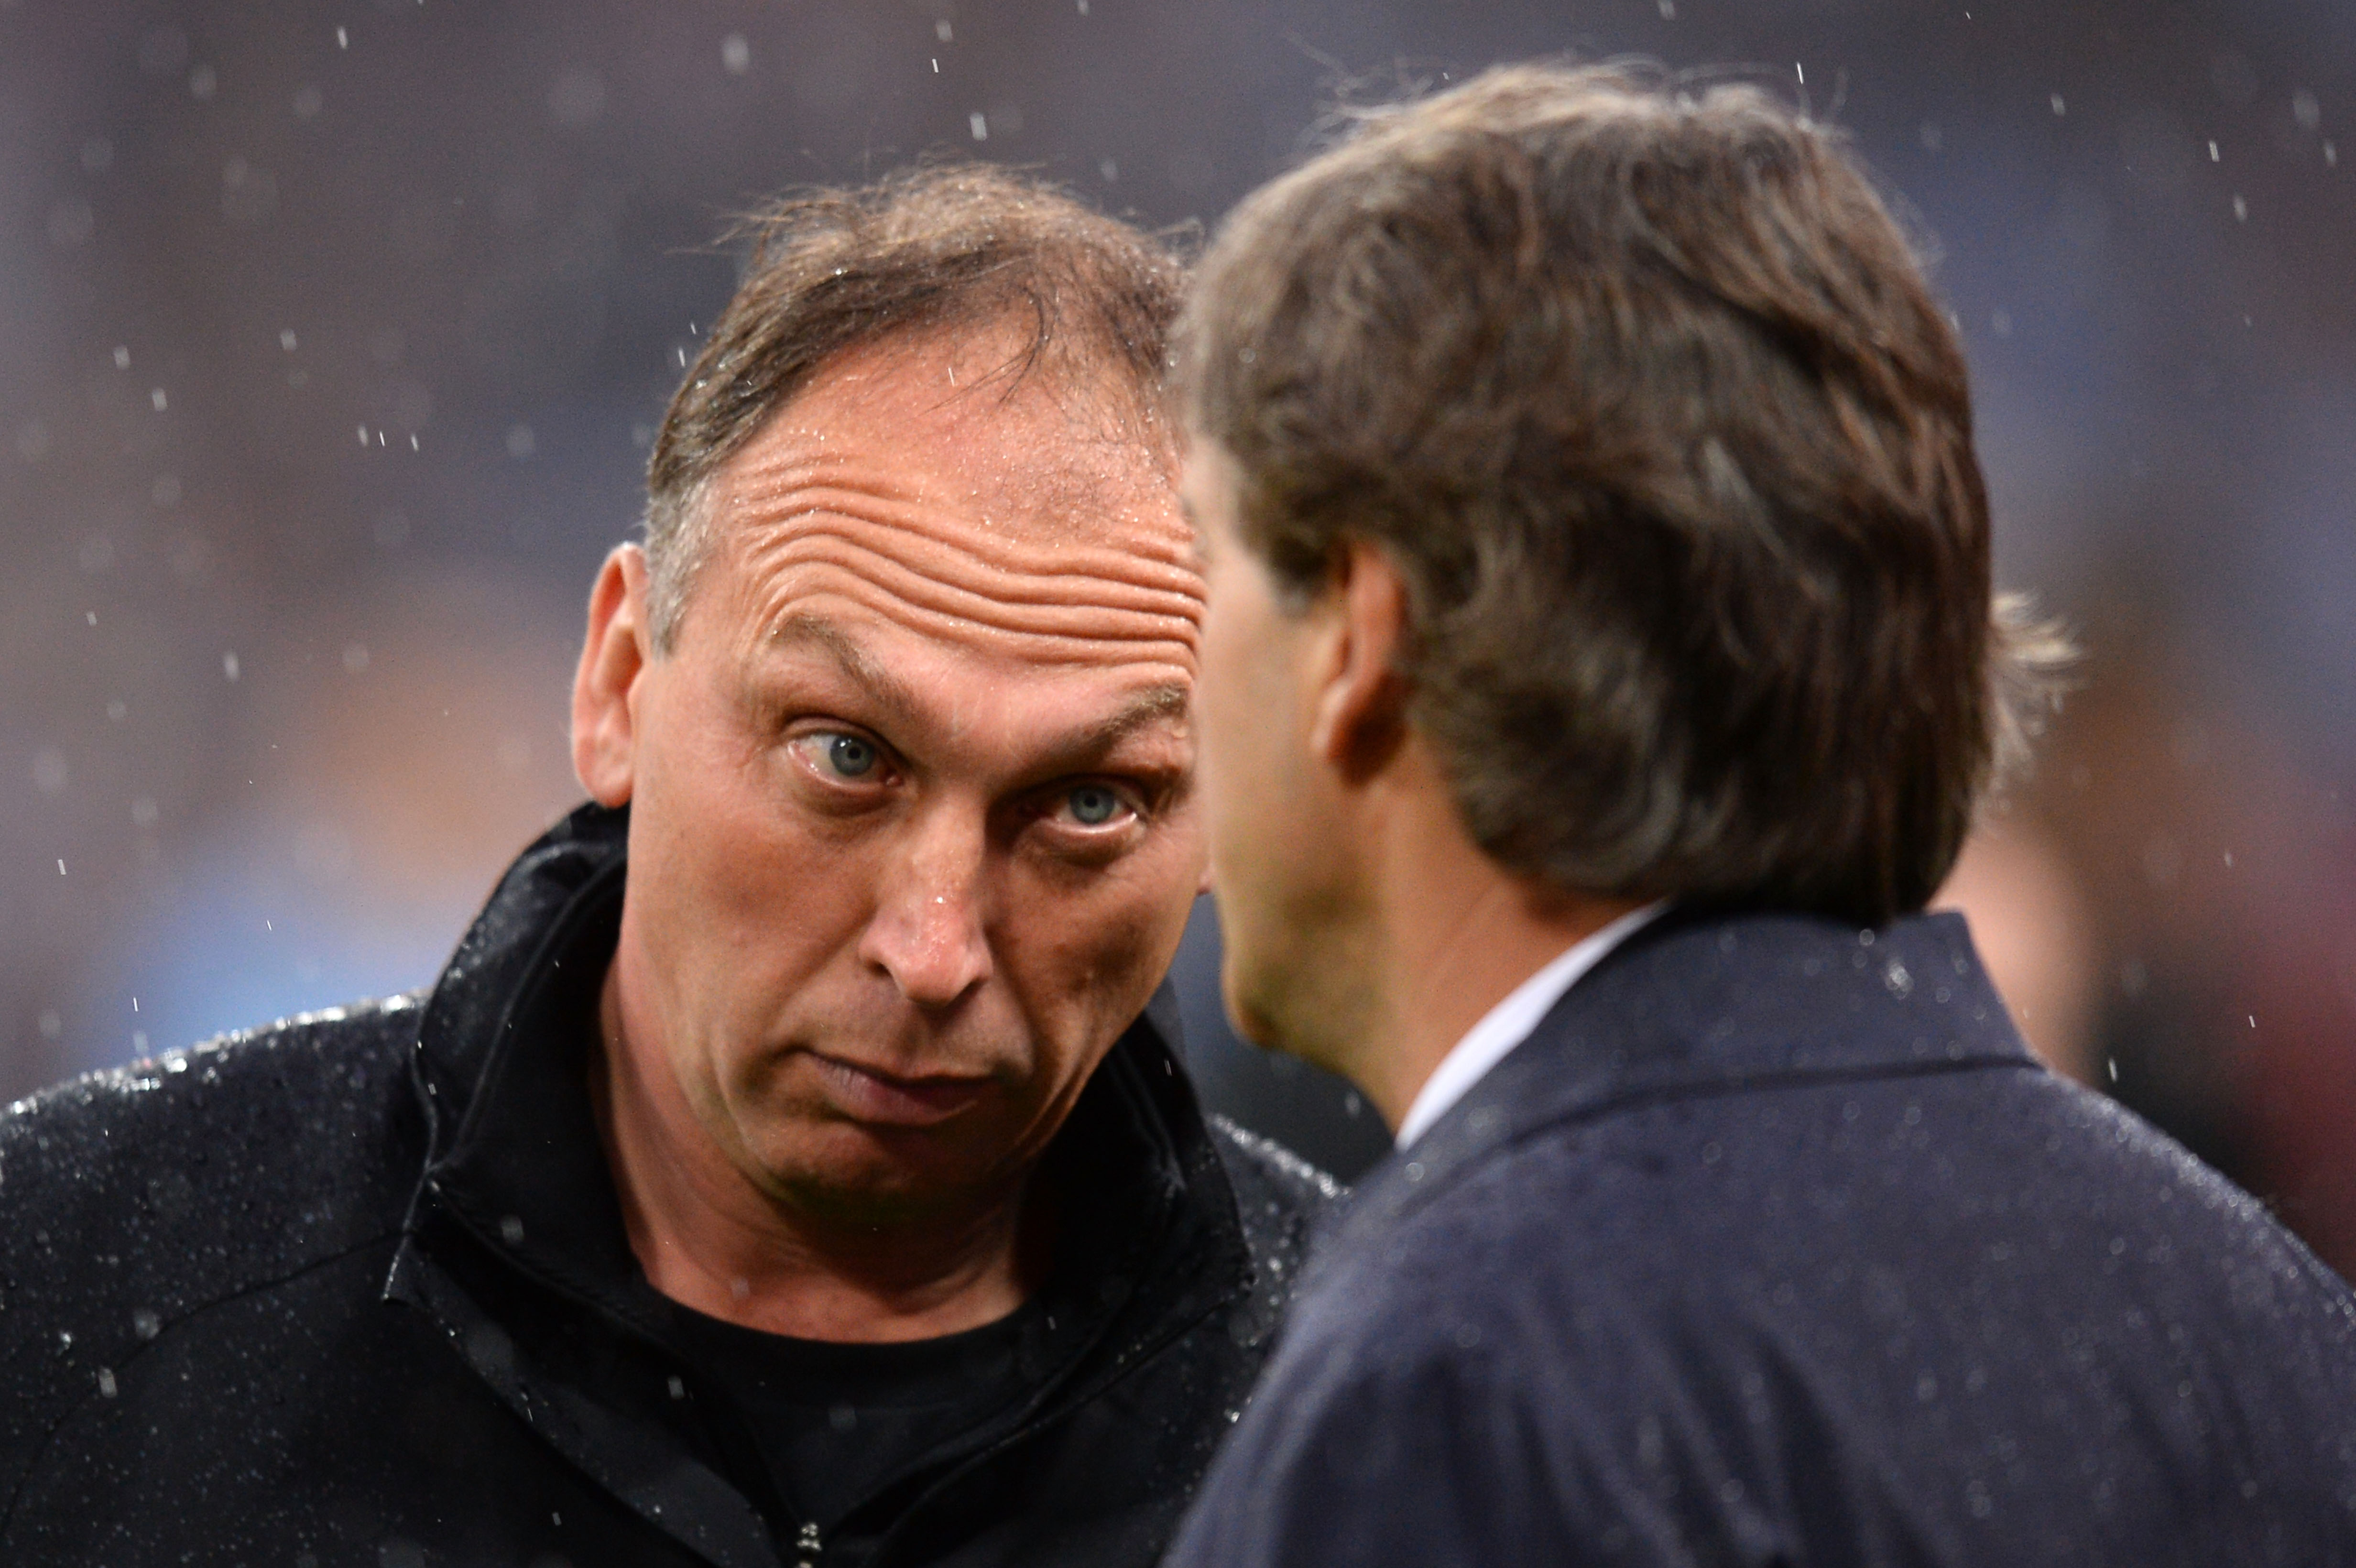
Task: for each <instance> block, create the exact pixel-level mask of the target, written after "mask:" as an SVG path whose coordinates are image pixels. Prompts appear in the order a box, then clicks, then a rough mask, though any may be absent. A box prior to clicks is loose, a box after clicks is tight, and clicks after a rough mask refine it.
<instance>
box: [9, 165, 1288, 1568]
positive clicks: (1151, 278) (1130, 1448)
mask: <svg viewBox="0 0 2356 1568" xmlns="http://www.w3.org/2000/svg"><path fill="white" fill-rule="evenodd" d="M1176 283H1177V278H1176V272H1175V269H1174V267H1173V264H1172V263H1171V261H1169V260H1168V258H1167V257H1166V256H1164V255H1163V254H1162V252H1161V251H1158V250H1157V249H1155V248H1154V247H1153V246H1152V245H1151V243H1149V242H1148V241H1146V240H1143V239H1141V237H1140V236H1138V235H1137V234H1135V233H1134V232H1132V231H1130V229H1126V228H1124V227H1122V226H1120V225H1119V224H1116V223H1113V222H1110V221H1108V220H1106V219H1101V218H1099V217H1097V216H1095V215H1093V214H1091V213H1089V212H1087V211H1086V210H1085V209H1083V208H1079V207H1077V206H1076V205H1075V204H1073V203H1072V202H1070V201H1069V200H1067V199H1066V198H1065V197H1060V196H1058V195H1057V194H1055V192H1053V191H1052V190H1048V189H1045V188H1043V187H1038V186H1036V185H1034V184H1032V183H1030V182H1027V181H1023V180H1020V179H1016V178H1013V177H1011V176H1005V175H1002V174H998V173H992V172H990V171H987V170H982V169H973V168H966V169H948V170H936V171H933V172H930V173H927V174H924V175H921V176H911V177H905V178H901V179H897V180H894V181H892V182H889V183H887V184H886V185H884V186H883V187H879V188H875V189H871V190H865V191H858V192H830V193H820V194H818V195H814V196H809V197H802V198H798V199H797V200H794V201H792V202H789V203H787V204H786V205H785V206H783V207H781V208H778V209H777V210H776V212H775V213H774V214H773V215H772V216H771V217H770V218H769V219H768V220H767V221H766V223H765V225H764V226H763V228H762V229H761V234H760V242H759V246H758V249H757V251H756V252H755V256H754V259H753V265H752V267H751V269H750V271H749V272H748V274H747V276H746V279H745V281H744V285H743V287H742V288H741V290H740V291H739V293H738V294H737V296H736V298H735V300H734V302H733V303H732V304H731V305H730V306H729V308H728V310H727V312H726V314H725V315H723V317H722V318H721V319H720V320H719V321H718V322H717V323H716V324H715V325H714V326H713V328H712V334H711V337H710V341H709V342H708V344H707V345H706V347H705V349H704V352H703V354H702V356H701V358H700V359H699V360H698V361H697V363H696V365H695V366H694V368H692V369H691V371H690V372H689V374H688V378H687V379H686V382H685V384H684V385H683V386H682V387H681V388H680V391H679V394H678V396H677V398H676V399H675V400H674V401H673V403H672V406H671V409H670V411H669V417H668V419H667V421H666V422H665V424H664V427H663V430H662V433H661V436H660V438H659V442H658V443H657V446H656V452H655V457H654V462H653V466H652V470H651V475H650V482H649V490H650V501H649V507H648V528H647V539H646V544H645V546H644V548H643V549H641V548H640V547H638V546H637V545H625V546H623V547H621V548H620V549H616V550H615V551H614V552H613V554H612V555H611V556H610V557H609V558H608V559H607V560H606V561H605V566H604V569H603V570H602V571H601V572H600V573H599V575H598V578H597V581H596V584H595V587H594V591H593V592H592V595H591V600H590V609H589V626H588V636H587V640H586V645H585V646H584V650H583V654H582V658H581V664H580V669H579V674H578V677H577V678H576V681H575V685H574V689H573V752H574V759H575V763H576V766H577V768H578V771H579V773H580V775H581V778H582V780H583V782H584V784H585V785H586V787H587V789H588V791H589V793H590V795H592V796H593V797H594V803H593V804H591V805H585V806H584V807H583V808H582V809H581V810H579V811H577V812H575V813H574V814H573V816H570V817H568V818H566V819H565V820H564V821H563V822H562V823H561V824H559V825H558V826H557V827H555V828H554V829H553V830H552V832H551V833H550V834H549V835H548V836H547V837H545V838H543V839H542V840H541V842H540V843H538V844H536V845H534V846H533V847H532V848H530V850H528V851H527V852H526V853H525V854H524V856H523V857H522V859H519V861H518V862H517V863H516V864H515V866H514V867H513V869H510V870H509V873H508V875H507V877H506V879H505V880H503V881H502V882H501V884H500V885H499V887H498V891H496V892H495V893H494V894H493V895H492V898H491V901H490V902H489V904H488V906H487V908H486V909H485V910H484V912H483V914H482V916H481V918H480V919H479V920H478V921H477V923H476V925H475V927H474V929H473V930H472V931H471V932H470V933H468V934H467V935H466V939H465V941H464V942H463V943H462V944H460V946H459V948H458V950H457V953H456V955H455V957H454V958H453V959H452V961H451V963H450V965H449V966H448V968H447V969H446V970H445V971H444V974H443V976H442V977H441V979H440V981H439V983H438V984H437V985H436V986H435V987H434V989H433V991H432V992H431V994H430V995H427V996H423V997H404V998H398V999H395V1000H392V1001H389V1002H381V1003H374V1004H369V1005H367V1006H363V1007H356V1008H349V1009H344V1010H338V1011H337V1012H333V1013H329V1014H326V1015H320V1016H317V1017H313V1018H308V1019H296V1020H292V1021H290V1022H287V1023H284V1024H279V1025H274V1026H273V1027H271V1028H269V1029H262V1030H260V1031H258V1032H256V1033H253V1034H251V1035H246V1036H241V1037H239V1038H237V1039H234V1040H229V1041H226V1042H221V1043H218V1044H215V1045H212V1046H209V1047H205V1048H201V1049H199V1050H197V1051H191V1052H189V1053H187V1054H186V1055H182V1056H173V1057H169V1058H166V1059H165V1060H163V1061H155V1062H148V1063H143V1064H141V1065H139V1066H137V1067H134V1068H133V1069H131V1070H129V1071H127V1072H121V1073H115V1074H108V1075H102V1076H100V1077H97V1078H94V1079H88V1080H84V1081H82V1082H80V1083H74V1084H70V1085H68V1086H66V1087H64V1088H62V1089H59V1090H58V1091H55V1092H53V1093H49V1094H48V1095H45V1096H42V1097H40V1098H39V1099H37V1101H35V1102H33V1103H31V1104H28V1105H26V1106H20V1107H18V1108H17V1109H16V1110H15V1111H14V1112H13V1113H12V1114H11V1115H9V1116H8V1117H7V1118H6V1119H5V1122H0V1289H5V1293H6V1294H5V1301H0V1509H5V1512H0V1558H5V1560H6V1561H9V1562H23V1563H34V1562H38V1563H101V1562H103V1563H114V1564H135V1563H184V1562H208V1563H279V1564H290V1565H291V1564H306V1563H307V1564H329V1563H383V1564H386V1565H394V1564H411V1565H415V1564H423V1563H544V1564H546V1563H560V1562H561V1563H573V1564H587V1563H678V1564H685V1563H712V1564H721V1565H723V1568H737V1565H764V1568H766V1565H771V1564H780V1563H790V1564H796V1565H798V1568H821V1565H823V1568H838V1565H843V1568H847V1565H850V1564H876V1565H882V1564H916V1563H958V1564H976V1565H979V1564H986V1563H1023V1564H1045V1563H1071V1564H1082V1563H1085V1564H1089V1565H1092V1568H1093V1565H1098V1564H1118V1563H1150V1562H1151V1561H1152V1560H1153V1558H1154V1557H1155V1555H1156V1554H1157V1553H1158V1552H1159V1551H1160V1550H1161V1548H1162V1544H1163V1543H1164V1541H1165V1539H1166V1536H1167V1534H1168V1532H1169V1531H1170V1529H1171V1527H1172V1524H1173V1520H1174V1519H1175V1517H1176V1513H1177V1510H1178V1509H1179V1508H1180V1507H1181V1506H1182V1504H1183V1500H1184V1498H1185V1496H1186V1494H1187V1492H1188V1491H1189V1490H1190V1488H1192V1486H1193V1484H1194V1480H1195V1478H1196V1477H1198V1476H1199V1474H1200V1473H1201V1469H1202V1467H1203V1465H1204V1463H1205V1458H1206V1456H1207V1454H1208V1452H1209V1450H1210V1447H1211V1445H1212V1444H1213V1442H1214V1440H1215V1437H1216V1435H1218V1434H1220V1433H1221V1432H1223V1431H1225V1430H1226V1426H1227V1424H1228V1421H1229V1420H1230V1419H1231V1417H1230V1412H1232V1411H1233V1410H1234V1409H1235V1408H1236V1407H1237V1404H1238V1403H1240V1401H1241V1399H1242V1396H1243V1393H1244V1391H1245V1390H1246V1388H1247V1387H1248V1383H1249V1381H1250V1378H1251V1376H1252V1374H1253V1372H1254V1371H1255V1370H1256V1369H1257V1367H1258V1362H1259V1360H1260V1356H1261V1353H1262V1347H1263V1346H1264V1344H1265V1343H1266V1337H1267V1335H1268V1333H1269V1329H1270V1328H1271V1326H1272V1324H1273V1322H1274V1319H1275V1317H1276V1314H1277V1311H1278V1308H1279V1307H1280V1303H1281V1300H1282V1298H1283V1295H1284V1292H1285V1288H1286V1285H1287V1283H1288V1282H1289V1280H1290V1275H1291V1273H1292V1264H1293V1262H1294V1260H1295V1257H1296V1254H1297V1252H1298V1248H1299V1237H1300V1233H1301V1228H1302V1225H1303V1221H1304V1219H1305V1217H1306V1215H1307V1214H1308V1212H1309V1211H1311V1210H1312V1208H1313V1207H1315V1206H1316V1205H1317V1204H1319V1203H1320V1202H1322V1201H1323V1198H1324V1197H1325V1196H1327V1195H1328V1194H1329V1193H1330V1190H1331V1189H1330V1184H1326V1183H1324V1182H1323V1179H1321V1178H1318V1177H1317V1176H1316V1175H1315V1174H1314V1173H1313V1172H1312V1171H1310V1170H1308V1168H1305V1167H1303V1166H1301V1165H1300V1164H1299V1162H1297V1161H1293V1160H1291V1159H1290V1158H1289V1157H1285V1156H1283V1155H1281V1154H1280V1153H1278V1152H1277V1151H1275V1150H1274V1149H1272V1148H1270V1147H1268V1146H1265V1145H1262V1144H1259V1143H1257V1142H1255V1141H1254V1140H1251V1139H1249V1138H1248V1137H1245V1136H1242V1135H1239V1134H1237V1132H1235V1131H1234V1130H1233V1129H1232V1128H1228V1127H1226V1126H1223V1125H1222V1126H1212V1125H1205V1120H1204V1118H1203V1116H1202V1115H1200V1113H1199V1112H1198V1111H1197V1109H1196V1107H1195V1104H1194V1099H1193V1097H1192V1094H1191V1093H1190V1091H1189V1089H1188V1087H1187V1084H1186V1081H1185V1079H1184V1077H1183V1074H1182V1072H1180V1070H1179V1068H1178V1065H1177V1062H1176V1060H1175V1057H1174V1054H1173V1051H1174V1048H1175V1046H1176V1044H1177V1038H1176V1026H1175V1019H1174V1008H1173V1006H1172V1001H1171V997H1170V994H1169V993H1168V992H1167V991H1166V990H1161V989H1158V988H1157V987H1160V986H1161V983H1162V972H1163V970H1164V968H1165V967H1166V966H1167V965H1168V963H1169V960H1170V958H1171V956H1172V955H1173V951H1174V950H1175V948H1176V946H1177V944H1178V939H1179V934H1180V932H1181V929H1182V928H1183V924H1184V923H1185V919H1186V914H1187V911H1188V908H1189V906H1190V903H1191V901H1192V900H1193V898H1194V894H1195V892H1196V891H1197V890H1198V888H1199V887H1200V885H1201V882H1202V878H1203V869H1204V849H1203V846H1202V842H1201V837H1200V833H1199V829H1198V826H1197V821H1196V810H1195V805H1194V797H1193V794H1192V785H1191V780H1192V772H1193V760H1194V731H1193V719H1192V688H1193V682H1194V667H1195V642H1196V631H1197V627H1198V624H1199V622H1200V619H1201V611H1202V603H1203V592H1202V582H1201V580H1200V577H1199V575H1198V571H1197V567H1196V564H1195V558H1194V549H1193V545H1192V541H1191V539H1190V537H1189V533H1188V530H1187V528H1186V526H1185V525H1184V523H1183V520H1182V519H1181V517H1180V516H1179V514H1178V511H1177V507H1176V504H1175V500H1174V496H1173V487H1172V485H1173V471H1174V456H1173V442H1172V436H1171V425H1170V423H1169V421H1167V420H1166V419H1165V418H1164V414H1163V410H1162V403H1161V393H1160V382H1159V377H1160V373H1161V368H1162V344H1163V340H1164V335H1165V331H1166V329H1167V326H1168V324H1169V322H1170V319H1171V316H1172V315H1173V310H1174V305H1175V293H1176Z"/></svg>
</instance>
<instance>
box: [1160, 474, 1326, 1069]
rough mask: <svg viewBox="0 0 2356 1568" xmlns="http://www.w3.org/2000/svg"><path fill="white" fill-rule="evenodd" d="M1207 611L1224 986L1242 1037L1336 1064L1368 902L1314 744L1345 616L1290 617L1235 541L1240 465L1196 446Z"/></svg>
mask: <svg viewBox="0 0 2356 1568" xmlns="http://www.w3.org/2000/svg"><path fill="white" fill-rule="evenodd" d="M1180 491H1181V494H1182V495H1183V496H1184V498H1185V508H1186V512H1187V515H1188V517H1190V519H1191V520H1192V521H1193V523H1194V528H1195V534H1196V538H1197V540H1198V546H1199V549H1200V551H1201V558H1202V560H1203V561H1204V563H1205V581H1206V584H1207V586H1208V590H1209V609H1208V613H1206V615H1205V620H1204V624H1203V680H1202V688H1201V692H1200V699H1199V704H1198V706H1199V710H1200V712H1201V715H1202V729H1203V761H1202V768H1201V773H1200V775H1199V776H1200V782H1201V794H1202V798H1203V815H1204V823H1205V830H1206V831H1207V833H1208V835H1209V837H1210V846H1211V850H1210V853H1211V880H1212V884H1213V887H1214V889H1215V891H1216V892H1217V894H1218V900H1219V924H1220V935H1221V939H1222V943H1223V959H1222V967H1221V975H1220V984H1221V989H1222V990H1223V991H1224V992H1225V993H1226V1006H1227V1013H1228V1016H1229V1017H1230V1018H1232V1019H1234V1020H1235V1023H1236V1026H1237V1030H1238V1032H1240V1033H1242V1034H1243V1035H1244V1036H1245V1037H1246V1038H1247V1039H1249V1040H1254V1041H1257V1042H1258V1043H1259V1044H1261V1045H1269V1046H1281V1047H1282V1048H1284V1049H1286V1050H1288V1051H1296V1052H1298V1053H1300V1054H1302V1055H1305V1056H1308V1057H1309V1058H1310V1059H1311V1060H1312V1061H1321V1062H1322V1063H1323V1064H1324V1065H1327V1066H1338V1065H1340V1064H1341V1063H1340V1062H1339V1061H1335V1060H1333V1059H1332V1054H1333V1053H1332V1052H1331V1051H1330V1050H1329V1049H1327V1044H1328V1040H1329V1038H1330V1037H1332V1036H1333V1035H1334V1034H1336V1033H1337V1032H1339V1033H1344V1034H1346V1033H1347V1032H1348V1030H1349V1029H1350V1027H1351V1023H1350V1019H1351V1013H1352V1008H1353V1002H1352V1000H1351V998H1350V997H1347V996H1346V995H1336V994H1335V991H1336V989H1337V987H1338V988H1340V989H1341V990H1344V991H1346V990H1347V989H1348V988H1349V987H1348V982H1347V968H1348V966H1347V965H1346V964H1339V963H1337V962H1336V957H1337V955H1336V954H1335V953H1334V952H1333V943H1332V935H1333V932H1334V930H1335V928H1336V927H1337V926H1338V925H1344V924H1346V923H1347V919H1348V912H1350V911H1351V910H1352V909H1353V908H1354V907H1355V904H1356V903H1357V902H1358V900H1357V899H1356V898H1355V893H1354V888H1353V880H1352V873H1351V858H1350V857H1349V856H1348V855H1347V854H1346V853H1344V848H1345V845H1346V839H1347V837H1348V836H1347V834H1346V833H1345V832H1344V830H1343V824H1344V822H1345V821H1346V805H1345V803H1344V801H1343V800H1342V799H1341V798H1340V796H1339V794H1338V792H1336V791H1335V789H1334V788H1333V780H1332V776H1331V771H1330V770H1328V769H1326V768H1323V767H1320V766H1318V765H1317V764H1316V763H1315V760H1314V755H1313V752H1312V747H1311V731H1312V726H1313V724H1314V722H1315V712H1314V704H1315V700H1316V688H1317V684H1318V683H1317V677H1318V675H1319V673H1320V671H1319V669H1318V668H1317V666H1318V663H1319V660H1320V658H1321V656H1322V655H1323V652H1324V651H1325V649H1326V648H1327V647H1328V646H1329V640H1328V639H1327V638H1324V637H1322V636H1321V635H1320V632H1321V630H1323V629H1324V623H1325V621H1326V620H1327V619H1328V618H1329V616H1330V611H1331V606H1330V604H1329V605H1323V606H1310V607H1301V606H1292V605H1288V604H1286V603H1284V602H1283V599H1282V596H1281V595H1280V591H1279V589H1278V587H1277V585H1276V582H1275V580H1274V578H1273V577H1272V575H1271V574H1270V572H1269V569H1268V567H1267V566H1266V565H1265V564H1264V563H1263V562H1262V561H1261V560H1260V559H1259V558H1258V555H1256V554H1255V553H1254V552H1253V551H1252V549H1250V547H1249V546H1248V545H1247V544H1245V543H1244V542H1243V540H1242V539H1240V538H1239V537H1238V535H1237V526H1236V525H1237V485H1236V469H1235V464H1234V462H1233V460H1232V459H1231V458H1229V457H1228V456H1227V454H1226V452H1225V451H1224V450H1223V449H1222V448H1221V447H1220V446H1219V445H1218V444H1217V443H1215V442H1211V441H1208V440H1205V439H1203V438H1200V437H1197V438H1196V439H1195V440H1194V442H1192V443H1190V444H1189V447H1188V451H1187V455H1186V461H1185V472H1184V476H1183V479H1182V481H1181V483H1180Z"/></svg>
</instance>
